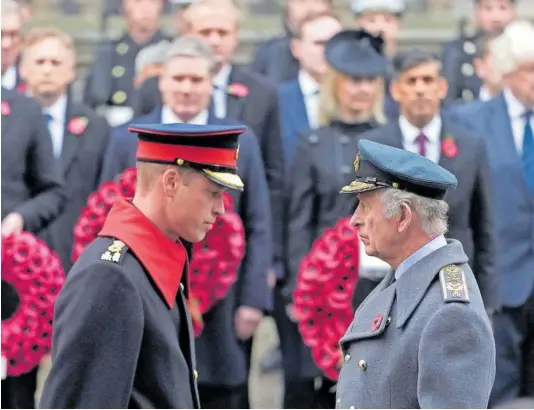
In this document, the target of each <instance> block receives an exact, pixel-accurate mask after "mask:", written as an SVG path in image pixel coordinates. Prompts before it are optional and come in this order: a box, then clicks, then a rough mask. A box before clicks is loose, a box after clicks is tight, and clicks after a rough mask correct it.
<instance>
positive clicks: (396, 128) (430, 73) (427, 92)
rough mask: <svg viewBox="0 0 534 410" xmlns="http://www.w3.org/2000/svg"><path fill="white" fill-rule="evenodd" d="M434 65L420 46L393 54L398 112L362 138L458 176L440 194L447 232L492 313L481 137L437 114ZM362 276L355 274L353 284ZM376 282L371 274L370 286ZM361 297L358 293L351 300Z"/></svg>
mask: <svg viewBox="0 0 534 410" xmlns="http://www.w3.org/2000/svg"><path fill="white" fill-rule="evenodd" d="M440 66H441V65H440V62H439V59H438V57H437V56H434V55H432V54H430V53H427V52H425V51H421V50H410V51H406V52H402V53H399V54H398V55H397V57H396V58H395V59H394V68H395V78H394V80H393V82H392V83H391V94H392V96H393V98H394V99H395V100H396V101H397V102H398V103H399V107H400V117H399V119H398V120H397V121H395V122H391V123H389V124H387V125H385V126H384V127H381V128H377V129H375V130H372V131H370V132H368V133H366V134H365V135H363V136H362V138H365V139H369V140H372V141H376V142H379V143H382V144H386V145H391V146H393V147H397V148H402V149H405V150H407V151H411V152H414V153H417V154H419V155H421V156H424V157H426V158H428V159H430V160H431V161H433V162H435V163H439V165H441V166H442V167H443V168H445V169H446V170H448V171H450V172H451V173H453V174H454V175H455V176H456V177H457V178H458V187H457V188H456V189H455V190H453V191H449V192H447V194H446V195H445V198H444V200H445V201H446V202H447V203H448V205H449V212H448V220H449V230H448V233H447V237H449V238H454V239H456V240H458V241H460V242H461V244H462V245H463V249H464V250H465V253H466V254H467V256H468V257H469V262H470V264H471V267H472V269H473V272H474V274H475V278H476V280H477V282H478V285H479V287H480V293H481V294H482V298H483V300H484V304H485V307H486V309H487V311H488V313H490V314H493V313H494V312H495V311H496V310H498V309H500V307H501V301H500V293H499V284H498V278H497V274H496V272H495V268H494V258H495V251H494V232H493V229H494V228H493V221H492V219H491V218H492V215H491V197H490V179H489V178H490V175H489V168H488V158H487V154H486V151H485V147H484V141H483V140H482V139H481V138H479V137H478V136H477V134H475V133H473V132H472V131H470V130H468V129H467V128H464V127H462V126H460V125H458V124H457V122H456V121H454V120H452V119H450V118H448V117H447V116H446V115H444V114H442V113H441V111H440V103H441V100H442V99H443V98H444V97H445V95H446V93H447V82H446V80H445V79H444V78H443V77H442V76H441V73H440ZM368 280H369V279H365V278H361V279H360V280H359V282H358V284H357V288H358V287H361V286H364V284H365V281H368ZM379 282H380V280H379V279H374V285H375V286H376V285H377V284H378V283H379ZM370 288H372V287H370ZM356 293H357V292H356ZM356 293H355V294H356ZM365 296H366V295H360V300H359V301H356V303H355V305H358V304H359V303H361V301H362V299H363V298H364V297H365Z"/></svg>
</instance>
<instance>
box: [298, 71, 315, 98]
mask: <svg viewBox="0 0 534 410" xmlns="http://www.w3.org/2000/svg"><path fill="white" fill-rule="evenodd" d="M298 80H299V85H300V89H301V90H302V95H304V96H305V97H309V96H311V95H316V94H317V92H318V91H319V84H318V83H317V81H315V80H314V79H313V78H312V76H311V75H310V74H309V73H308V72H307V71H304V70H300V71H299V75H298Z"/></svg>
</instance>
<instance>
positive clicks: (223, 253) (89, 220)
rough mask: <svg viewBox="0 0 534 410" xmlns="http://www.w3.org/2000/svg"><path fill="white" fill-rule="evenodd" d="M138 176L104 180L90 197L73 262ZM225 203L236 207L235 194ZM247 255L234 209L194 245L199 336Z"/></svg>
mask: <svg viewBox="0 0 534 410" xmlns="http://www.w3.org/2000/svg"><path fill="white" fill-rule="evenodd" d="M136 175H137V172H136V169H135V168H130V169H128V170H126V171H124V172H123V173H122V174H121V175H120V176H119V177H118V179H117V180H115V181H109V182H105V183H103V184H102V185H101V186H100V188H99V189H98V190H97V191H95V192H93V193H92V194H91V195H90V196H89V198H88V200H87V206H86V207H85V208H84V209H83V210H82V213H81V215H80V217H79V218H78V221H77V223H76V226H75V227H74V247H73V250H72V259H73V261H76V259H78V257H79V256H80V255H81V253H82V252H83V250H84V249H85V248H86V247H87V246H88V245H89V244H90V243H91V242H92V241H93V240H94V239H95V238H96V236H97V234H98V232H99V231H100V230H101V229H102V226H103V225H104V221H105V219H106V215H107V214H108V212H109V210H110V209H111V206H112V205H113V203H114V202H115V200H116V199H117V198H119V197H121V196H122V197H126V198H131V197H133V195H134V193H135V181H136ZM224 206H225V208H226V209H232V197H231V196H230V195H229V194H228V193H225V194H224ZM244 256H245V229H244V227H243V223H242V221H241V218H240V217H239V215H237V214H236V213H235V212H233V211H228V212H226V214H225V215H224V216H221V217H219V218H218V219H217V221H216V223H215V226H214V227H213V229H211V231H209V232H208V234H207V235H206V237H205V238H204V240H203V241H201V242H199V243H196V244H195V245H194V246H193V257H192V260H191V266H190V272H191V276H190V281H191V297H190V298H189V302H188V303H189V308H190V312H191V316H192V318H193V328H194V330H195V335H196V336H198V335H200V333H201V332H202V330H203V328H204V324H203V322H202V315H203V314H204V313H206V312H207V311H209V310H210V309H211V308H212V307H213V306H214V305H215V304H216V303H217V302H218V301H220V300H221V299H224V298H225V297H226V295H227V294H228V292H229V290H230V287H231V286H232V285H233V284H234V283H235V282H236V280H237V274H238V269H239V265H240V264H241V261H242V260H243V257H244Z"/></svg>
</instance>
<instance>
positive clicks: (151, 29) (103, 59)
mask: <svg viewBox="0 0 534 410" xmlns="http://www.w3.org/2000/svg"><path fill="white" fill-rule="evenodd" d="M122 7H123V12H124V17H125V19H126V27H127V31H126V33H124V34H123V35H122V36H121V37H120V38H118V39H114V40H106V41H104V42H103V43H102V44H100V45H99V47H98V50H97V52H96V57H95V59H94V62H93V65H92V67H91V69H90V71H89V76H88V78H87V81H86V84H85V89H84V93H83V101H84V103H85V104H87V105H88V106H90V107H91V108H98V110H99V111H102V113H104V114H105V115H106V117H107V120H108V122H109V123H110V125H112V126H114V125H119V124H122V123H124V122H126V121H128V120H130V119H131V118H132V116H133V108H132V107H133V106H134V104H135V99H136V98H137V96H136V92H135V87H134V75H135V58H136V56H137V53H139V51H140V50H141V49H142V48H144V47H146V46H149V45H151V44H155V43H158V42H160V41H161V40H163V39H165V38H166V36H165V35H164V34H163V33H162V32H161V31H160V29H159V26H160V17H161V13H162V9H163V0H122Z"/></svg>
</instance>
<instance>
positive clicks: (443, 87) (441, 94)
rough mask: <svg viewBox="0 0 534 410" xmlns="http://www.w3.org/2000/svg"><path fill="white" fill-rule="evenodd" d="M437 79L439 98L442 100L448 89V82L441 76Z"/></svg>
mask: <svg viewBox="0 0 534 410" xmlns="http://www.w3.org/2000/svg"><path fill="white" fill-rule="evenodd" d="M438 81H439V83H438V87H439V88H438V92H439V99H440V100H444V99H445V97H447V92H448V91H449V83H448V82H447V79H446V78H445V77H443V76H440V77H439V80H438Z"/></svg>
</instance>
